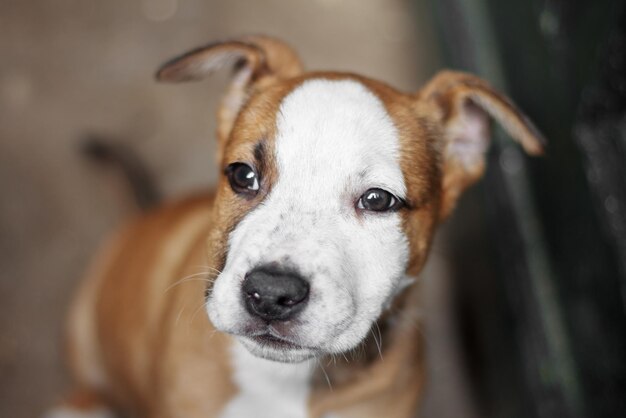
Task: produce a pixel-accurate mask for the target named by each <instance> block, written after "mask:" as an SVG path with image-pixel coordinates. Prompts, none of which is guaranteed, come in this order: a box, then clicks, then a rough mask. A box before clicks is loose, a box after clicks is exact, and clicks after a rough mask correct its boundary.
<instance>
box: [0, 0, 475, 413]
mask: <svg viewBox="0 0 626 418" xmlns="http://www.w3.org/2000/svg"><path fill="white" fill-rule="evenodd" d="M416 15H417V18H416ZM416 22H421V23H420V24H419V25H418V24H416ZM427 23H428V17H427V15H424V16H423V11H420V10H415V9H414V5H413V2H409V1H404V0H376V1H358V0H345V1H339V0H315V1H313V0H309V1H305V0H302V1H279V0H266V1H253V0H247V1H244V0H235V1H232V0H231V1H228V2H227V1H222V2H218V1H200V0H141V1H140V0H107V1H96V0H40V1H35V0H32V1H18V0H13V1H11V0H0V57H1V58H0V192H1V196H2V203H1V205H0V265H1V267H2V269H1V271H2V273H1V276H0V306H1V307H2V308H1V309H2V310H1V312H2V315H0V416H1V417H11V418H20V417H33V416H37V415H38V414H39V413H40V412H41V410H42V409H43V408H44V407H45V406H46V405H49V404H50V403H51V402H53V401H54V400H55V399H56V398H57V397H58V396H59V395H60V394H61V393H62V392H63V388H64V385H65V384H66V376H65V373H64V370H63V367H62V363H61V356H60V345H61V324H62V319H63V315H64V312H65V309H66V306H67V303H68V301H69V300H70V298H71V296H72V292H73V289H74V288H75V285H76V282H77V280H78V279H79V277H80V274H81V271H82V270H83V268H84V267H85V265H86V263H87V260H88V258H89V255H90V254H92V253H93V251H94V250H95V248H96V247H97V245H98V242H100V240H101V239H102V238H103V237H104V236H105V235H106V233H107V232H108V231H110V230H111V229H112V228H113V227H114V225H116V224H117V223H119V222H120V221H121V220H122V219H124V217H125V216H128V214H129V212H130V211H131V210H132V209H131V205H130V204H129V201H128V198H127V197H126V196H124V195H123V193H120V191H119V190H118V189H117V188H116V187H114V186H113V185H114V184H116V182H115V181H114V180H112V179H110V178H107V177H106V176H105V175H103V173H102V172H101V171H99V170H97V169H95V168H94V167H93V166H92V165H90V164H88V163H86V162H85V161H84V160H82V159H81V158H80V157H79V155H78V152H77V144H78V141H79V139H80V138H81V136H83V135H84V134H85V133H89V132H98V133H103V134H105V135H108V136H110V137H112V138H115V139H117V140H120V141H123V142H126V143H128V144H130V145H131V146H132V147H133V148H134V149H135V150H137V152H138V153H139V154H140V155H141V157H142V158H143V159H145V161H146V162H147V163H148V165H149V166H150V168H151V169H152V170H153V171H154V172H155V173H156V174H157V176H158V181H159V184H160V185H162V187H163V188H164V190H165V193H166V194H167V196H169V197H175V196H179V195H182V194H184V193H185V192H188V191H190V190H195V189H199V188H206V187H210V185H211V184H212V182H213V181H214V179H215V175H216V172H215V168H214V163H213V157H212V151H213V148H214V145H213V139H212V137H213V132H214V130H215V126H214V117H213V114H214V111H215V105H216V101H217V99H218V97H219V94H220V92H221V91H222V89H223V88H224V82H225V77H226V76H225V75H220V76H217V77H216V78H215V79H214V80H212V81H208V82H205V83H203V84H192V85H184V86H163V85H157V84H155V83H154V82H153V78H152V75H153V71H154V70H155V68H156V66H157V65H158V64H159V63H161V62H162V61H163V60H165V59H167V58H169V57H170V56H171V55H174V54H177V53H179V52H182V51H183V50H185V49H187V48H190V47H194V46H197V45H199V44H202V43H204V42H208V41H211V40H215V39H218V38H227V37H230V36H233V35H237V34H243V33H266V34H271V35H275V36H279V37H281V38H283V39H286V40H288V41H289V42H290V43H291V44H293V45H294V46H296V47H297V49H298V50H299V51H300V53H301V56H302V57H303V59H304V61H305V62H306V63H307V65H308V67H309V68H315V69H339V70H350V71H356V72H360V73H363V74H366V75H369V76H372V77H376V78H380V79H383V80H386V81H388V82H389V83H391V84H392V85H395V86H396V87H399V88H402V89H405V90H411V91H413V90H416V89H417V88H418V87H419V85H420V84H421V83H422V82H423V81H424V80H426V79H427V78H428V77H429V76H430V75H431V74H432V73H433V71H434V70H435V69H436V68H437V54H436V51H435V50H433V48H432V45H434V41H433V39H432V34H431V29H430V27H429V26H428V24H427ZM433 261H434V262H433V263H431V266H430V267H429V271H430V272H431V274H428V275H425V276H424V277H425V279H424V280H425V281H426V285H427V286H426V287H427V288H428V289H429V290H428V292H427V297H426V300H425V304H424V306H425V312H426V316H427V317H428V318H429V319H428V323H429V324H431V325H432V326H430V327H429V328H428V330H427V331H426V332H427V338H428V341H429V344H430V345H432V346H434V349H431V352H432V354H431V356H430V359H431V363H430V366H429V367H430V369H431V385H430V386H429V390H428V391H427V400H426V403H425V406H424V415H425V416H431V417H439V418H442V417H464V416H472V413H471V410H472V408H471V405H472V402H471V400H470V399H469V397H468V395H467V388H466V387H465V386H464V382H463V373H462V371H461V367H460V363H459V360H458V355H457V353H456V351H455V344H454V335H453V334H452V332H451V330H450V326H449V321H448V320H447V319H446V318H448V310H447V306H448V305H447V304H448V296H447V293H446V275H445V257H444V256H440V255H438V254H435V257H434V260H433Z"/></svg>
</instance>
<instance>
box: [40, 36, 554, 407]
mask: <svg viewBox="0 0 626 418" xmlns="http://www.w3.org/2000/svg"><path fill="white" fill-rule="evenodd" d="M222 67H228V68H233V69H234V73H233V77H232V82H231V83H230V86H229V87H228V91H227V93H226V95H225V97H224V100H223V102H222V104H221V107H220V109H219V114H218V122H219V126H218V135H217V137H218V141H219V146H218V154H219V155H218V160H219V164H220V166H219V167H220V170H221V173H222V176H221V178H220V180H219V183H218V185H217V189H216V190H215V191H214V192H212V193H207V194H206V195H199V196H194V197H190V198H188V199H185V200H182V201H177V202H173V203H169V204H167V205H165V206H164V207H162V208H160V209H158V210H155V211H152V212H150V213H149V214H147V215H145V216H143V217H141V218H140V219H137V220H135V221H133V222H131V223H129V224H128V225H126V226H125V227H124V228H122V229H121V231H119V232H118V233H117V234H116V235H115V236H114V237H113V238H112V239H111V241H110V242H109V243H108V245H106V247H105V249H104V251H103V252H102V253H101V254H100V256H99V257H98V259H97V260H96V262H95V263H94V265H93V267H92V269H91V272H90V274H89V275H88V278H87V280H86V281H85V282H84V285H83V287H82V288H81V290H80V292H79V294H78V297H77V299H76V302H75V304H74V306H73V308H72V310H71V315H70V320H69V328H68V329H69V338H68V341H69V344H68V347H69V359H70V365H71V369H72V371H73V374H74V378H75V382H76V386H75V389H74V391H73V392H72V394H71V395H70V396H68V398H67V400H66V402H65V403H64V404H63V405H61V406H60V407H58V408H57V409H55V410H54V411H53V412H52V413H51V414H50V416H55V417H66V416H72V417H82V416H85V417H86V416H89V417H92V416H113V415H112V414H113V413H116V412H117V413H120V412H121V413H123V414H124V416H136V417H150V418H179V417H180V418H208V417H223V418H225V417H228V418H245V417H257V418H258V417H272V418H280V417H289V418H299V417H331V416H332V417H346V418H347V417H377V418H379V417H392V418H393V417H410V416H414V414H415V411H416V410H417V406H418V401H419V398H420V391H421V388H422V385H423V381H424V363H423V362H424V353H423V346H422V336H421V334H420V331H419V330H418V327H419V317H418V314H417V312H418V307H417V303H418V301H417V299H418V286H417V285H416V283H415V282H416V279H415V278H416V277H417V275H418V273H419V272H420V270H421V269H422V267H423V265H424V262H425V260H426V257H427V255H428V251H429V248H430V246H431V243H432V239H433V234H434V231H435V229H436V227H437V226H438V225H439V224H440V223H441V222H442V221H443V220H444V219H445V218H446V217H447V216H448V215H449V214H450V212H451V211H452V209H453V208H454V206H455V203H456V201H457V199H458V198H459V195H460V194H461V192H462V191H463V190H464V189H466V188H467V187H468V186H469V185H471V184H472V183H474V182H476V181H477V180H478V179H479V177H480V176H481V175H482V173H483V171H484V166H485V151H486V150H487V147H488V145H489V135H490V134H489V128H490V127H489V125H490V118H493V119H495V120H496V121H497V122H499V123H500V124H501V125H502V126H503V128H504V129H505V130H506V131H507V132H508V133H509V135H510V136H511V137H513V138H514V139H515V140H517V141H519V143H520V144H521V145H522V146H523V148H524V149H525V150H526V151H527V152H528V153H530V154H533V155H536V154H540V153H541V151H542V145H541V144H542V139H541V137H540V135H539V134H538V132H537V130H536V129H535V128H534V127H533V125H532V124H531V123H530V122H529V121H528V120H527V119H526V118H525V117H524V115H523V114H522V113H521V112H520V111H519V110H518V109H517V108H516V107H515V106H514V105H513V104H512V103H511V102H510V101H509V100H508V99H507V98H506V97H503V96H502V95H501V94H499V93H498V92H496V91H495V90H494V89H492V88H491V87H490V86H489V85H488V84H487V83H486V82H485V81H483V80H481V79H479V78H477V77H475V76H472V75H469V74H464V73H460V72H452V71H443V72H441V73H439V74H437V75H436V76H435V77H434V78H433V79H432V80H431V81H430V82H428V83H427V84H426V86H425V87H424V88H422V89H421V90H420V91H418V92H417V93H402V92H399V91H397V90H395V89H393V88H392V87H390V86H388V85H386V84H384V83H382V82H379V81H375V80H372V79H369V78H366V77H363V76H360V75H357V74H350V73H338V72H305V71H304V70H303V67H302V64H301V62H300V60H299V59H298V57H297V55H296V54H295V52H294V51H293V50H292V49H291V48H290V47H288V46H287V45H286V44H284V43H283V42H281V41H279V40H276V39H271V38H268V37H262V36H252V37H244V38H241V39H237V40H232V41H228V42H219V43H214V44H211V45H208V46H205V47H202V48H199V49H195V50H193V51H191V52H188V53H186V54H184V55H182V56H180V57H177V58H175V59H173V60H171V61H169V62H167V63H166V64H165V65H163V67H162V68H161V69H160V70H159V71H158V73H157V79H158V80H160V81H165V82H179V81H188V80H200V79H202V78H204V77H206V76H207V75H209V74H210V73H212V72H213V71H215V70H217V69H220V68H222ZM198 266H201V267H200V270H198V269H199V267H198ZM72 414H73V415H72Z"/></svg>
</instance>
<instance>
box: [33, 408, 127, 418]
mask: <svg viewBox="0 0 626 418" xmlns="http://www.w3.org/2000/svg"><path fill="white" fill-rule="evenodd" d="M43 418H115V415H114V414H113V412H111V411H110V410H108V409H106V408H95V409H90V410H88V411H81V410H79V409H74V408H68V407H65V406H60V407H57V408H54V409H52V410H50V411H48V412H46V413H45V414H44V415H43Z"/></svg>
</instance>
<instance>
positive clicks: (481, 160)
mask: <svg viewBox="0 0 626 418" xmlns="http://www.w3.org/2000/svg"><path fill="white" fill-rule="evenodd" d="M417 99H418V104H419V105H422V104H423V105H426V106H428V111H429V113H430V114H434V115H435V117H436V118H437V121H438V124H439V125H440V127H441V129H442V132H441V133H442V136H443V138H442V140H443V144H442V145H443V147H442V153H443V160H442V174H443V180H442V195H441V212H440V218H441V219H444V218H445V217H446V216H448V215H449V214H450V212H451V211H452V209H453V208H454V206H455V204H456V201H457V199H458V197H459V195H460V194H461V192H463V190H465V189H466V188H467V187H468V186H469V185H471V184H472V183H474V182H476V181H477V180H478V179H479V178H480V177H481V176H482V174H483V171H484V169H485V153H486V151H487V148H488V146H489V142H490V137H491V118H493V119H494V120H496V121H497V122H498V123H499V124H500V125H501V126H502V127H503V128H504V130H505V131H506V132H507V133H508V134H509V135H510V136H511V137H512V138H513V139H515V140H516V141H518V142H519V143H520V144H521V145H522V147H523V148H524V149H525V150H526V152H527V153H528V154H531V155H540V154H542V152H543V144H544V143H545V141H544V139H543V137H542V136H541V134H540V133H539V131H538V130H537V129H536V128H535V127H534V126H533V124H532V123H531V122H530V121H529V120H528V119H527V118H526V116H525V115H524V114H523V113H522V112H521V111H520V110H519V109H518V108H517V107H516V106H515V105H514V104H513V103H512V102H511V101H510V100H509V99H508V98H507V97H505V96H503V95H502V94H500V93H498V92H497V91H496V90H494V89H493V88H492V87H491V86H490V85H489V84H488V83H487V82H486V81H484V80H482V79H480V78H478V77H476V76H473V75H471V74H466V73H462V72H456V71H442V72H440V73H438V74H437V75H436V76H435V77H434V78H433V79H432V80H431V81H430V82H428V83H427V84H426V86H425V87H424V88H423V89H422V90H420V91H419V92H418V94H417Z"/></svg>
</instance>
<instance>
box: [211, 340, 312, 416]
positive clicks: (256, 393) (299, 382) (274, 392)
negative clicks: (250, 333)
mask: <svg viewBox="0 0 626 418" xmlns="http://www.w3.org/2000/svg"><path fill="white" fill-rule="evenodd" d="M232 355H233V357H232V359H233V366H234V369H235V370H234V375H233V379H234V381H235V383H237V385H238V386H239V393H238V394H237V396H235V398H233V400H232V401H230V403H229V404H228V405H227V406H226V408H225V409H224V411H223V412H222V414H221V415H220V418H306V417H307V416H308V410H307V399H308V395H309V383H310V380H311V374H312V372H313V364H312V361H311V360H309V361H305V362H302V363H298V364H284V363H278V362H275V361H271V360H265V359H262V358H259V357H255V356H254V355H252V354H250V352H249V351H248V350H247V349H245V348H244V347H243V346H241V344H239V343H237V342H236V343H235V345H234V346H233V350H232Z"/></svg>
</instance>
